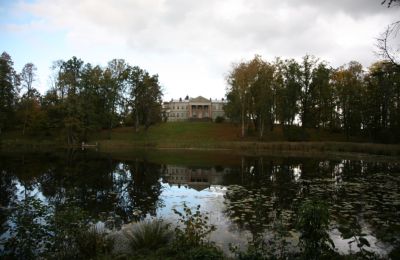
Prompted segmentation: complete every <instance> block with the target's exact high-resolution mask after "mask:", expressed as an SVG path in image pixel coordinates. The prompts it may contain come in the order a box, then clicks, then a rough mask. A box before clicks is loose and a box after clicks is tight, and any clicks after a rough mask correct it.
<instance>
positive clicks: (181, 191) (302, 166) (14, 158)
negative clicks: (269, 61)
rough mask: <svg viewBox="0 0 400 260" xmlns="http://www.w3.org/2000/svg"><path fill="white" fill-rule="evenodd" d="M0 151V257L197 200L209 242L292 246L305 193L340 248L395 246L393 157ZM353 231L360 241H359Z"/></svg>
mask: <svg viewBox="0 0 400 260" xmlns="http://www.w3.org/2000/svg"><path fill="white" fill-rule="evenodd" d="M0 158H1V159H0V173H1V175H0V178H1V186H0V192H1V198H0V203H1V205H0V206H1V210H0V221H1V223H2V225H1V236H0V239H1V243H2V245H1V247H0V249H1V254H4V253H5V252H7V250H20V251H21V250H28V251H29V250H31V251H32V252H33V253H32V254H33V256H35V254H36V256H37V254H39V253H41V252H44V251H45V250H48V249H46V248H51V246H53V247H54V246H55V245H56V242H54V241H55V240H54V239H55V238H57V237H60V238H63V239H64V240H65V239H68V237H71V234H72V233H73V231H74V230H76V229H78V228H81V227H84V226H85V224H87V223H92V224H93V223H97V224H98V225H99V224H100V225H102V226H105V227H106V228H108V229H111V230H118V229H120V228H121V227H122V226H123V225H125V224H127V223H130V222H133V221H138V220H142V219H145V218H149V217H159V218H163V219H166V220H167V221H170V222H176V221H177V216H176V215H175V214H174V213H173V209H174V208H175V209H180V208H181V207H182V204H183V202H186V203H187V204H188V205H189V206H191V207H194V206H196V205H201V210H202V211H203V212H204V214H208V216H209V217H210V222H211V223H212V224H214V225H215V226H216V227H217V232H214V233H213V234H212V235H211V239H212V240H213V241H215V242H216V243H217V245H219V246H220V247H221V248H223V249H224V250H225V251H229V250H228V247H229V244H233V245H237V246H239V247H240V248H245V247H246V245H247V242H248V241H251V240H252V239H253V238H255V237H257V236H260V235H262V236H263V237H264V238H266V239H267V240H268V241H270V243H272V244H273V245H274V246H275V247H276V248H279V247H281V246H285V248H286V249H285V250H294V251H296V250H298V242H299V233H298V231H296V223H297V217H298V216H297V211H298V208H299V206H300V205H301V203H303V202H304V201H306V200H318V201H323V202H324V203H325V204H326V205H327V206H328V210H329V216H330V222H329V230H328V232H329V236H330V238H331V239H332V240H333V242H334V244H335V248H336V250H337V251H338V252H339V253H341V254H348V253H352V252H357V251H359V250H367V251H370V252H374V253H376V254H378V255H381V256H385V255H387V254H389V253H390V252H391V251H392V250H395V249H396V248H397V250H398V248H399V245H400V192H399V183H400V164H399V162H398V161H396V160H392V161H376V160H375V161H374V160H367V161H365V160H359V159H358V160H354V159H353V160H347V159H328V158H323V157H321V158H313V157H311V158H310V157H308V158H307V157H303V158H299V157H279V156H263V157H251V156H239V155H230V154H227V153H223V154H215V153H211V154H210V153H209V152H203V153H201V152H192V153H190V152H186V151H185V152H178V153H171V152H168V151H165V152H155V153H151V152H150V153H149V154H148V153H146V152H137V153H131V154H123V155H114V156H111V155H105V154H99V153H95V152H90V151H83V152H82V151H79V152H53V153H46V154H44V153H43V154H26V153H25V154H4V153H3V154H2V155H1V157H0ZM27 234H28V235H27ZM60 234H61V235H60ZM360 238H361V239H366V240H367V241H368V245H363V246H360ZM49 239H53V240H51V241H53V244H52V245H48V244H46V241H48V240H49ZM67 241H68V240H67ZM22 247H24V248H25V249H22ZM51 250H54V248H52V249H51ZM28 253H29V252H28Z"/></svg>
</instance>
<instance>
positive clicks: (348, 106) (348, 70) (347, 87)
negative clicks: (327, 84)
mask: <svg viewBox="0 0 400 260" xmlns="http://www.w3.org/2000/svg"><path fill="white" fill-rule="evenodd" d="M363 78H364V74H363V68H362V65H361V64H360V63H358V62H355V61H352V62H350V63H349V64H348V65H347V66H342V67H340V68H339V69H337V70H336V71H335V72H334V73H333V75H332V81H333V86H334V87H335V91H336V95H337V101H336V109H337V111H338V113H339V114H340V119H341V126H342V127H343V129H344V130H345V134H346V138H347V139H348V138H349V136H350V134H355V133H359V132H360V130H361V126H362V98H363Z"/></svg>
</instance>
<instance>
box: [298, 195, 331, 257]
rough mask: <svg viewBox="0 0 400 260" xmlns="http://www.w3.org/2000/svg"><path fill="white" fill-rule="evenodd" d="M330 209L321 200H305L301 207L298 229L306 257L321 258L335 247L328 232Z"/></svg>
mask: <svg viewBox="0 0 400 260" xmlns="http://www.w3.org/2000/svg"><path fill="white" fill-rule="evenodd" d="M328 225H329V211H328V208H327V206H326V205H325V204H324V203H322V202H320V201H314V200H312V201H305V202H303V203H302V205H301V206H300V208H299V212H298V221H297V229H298V230H299V231H300V234H301V235H300V246H301V248H302V251H303V257H304V258H305V259H319V258H320V257H321V256H322V255H324V254H326V253H330V252H331V251H332V249H333V248H334V247H335V245H334V243H333V241H332V240H331V239H330V237H329V234H328V232H327V229H328Z"/></svg>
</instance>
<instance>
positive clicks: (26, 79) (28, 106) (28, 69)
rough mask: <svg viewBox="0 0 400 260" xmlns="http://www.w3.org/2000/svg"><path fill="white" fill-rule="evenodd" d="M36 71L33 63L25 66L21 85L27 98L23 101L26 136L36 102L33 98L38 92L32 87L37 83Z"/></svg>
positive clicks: (23, 132) (23, 129) (23, 128)
mask: <svg viewBox="0 0 400 260" xmlns="http://www.w3.org/2000/svg"><path fill="white" fill-rule="evenodd" d="M36 70H37V68H36V66H35V65H34V64H33V63H31V62H29V63H27V64H25V66H24V67H23V68H22V72H21V85H22V87H23V88H24V89H26V93H25V98H24V99H22V102H24V103H25V104H24V106H25V111H24V123H23V127H22V135H25V130H26V125H27V123H28V118H29V116H30V111H32V106H33V102H34V100H33V97H34V94H35V93H37V91H36V90H35V89H34V88H33V87H32V84H33V82H34V81H35V76H36V74H35V72H36Z"/></svg>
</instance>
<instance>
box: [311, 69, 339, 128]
mask: <svg viewBox="0 0 400 260" xmlns="http://www.w3.org/2000/svg"><path fill="white" fill-rule="evenodd" d="M331 73H332V70H331V68H328V67H327V65H326V64H325V63H319V64H318V65H317V67H316V68H315V69H314V70H313V73H312V92H311V100H312V104H311V107H310V110H311V113H310V114H311V122H310V125H312V127H323V128H327V127H328V126H329V127H331V128H332V127H333V125H334V121H335V120H334V118H335V106H334V92H333V88H332V85H331V83H330V77H331Z"/></svg>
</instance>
